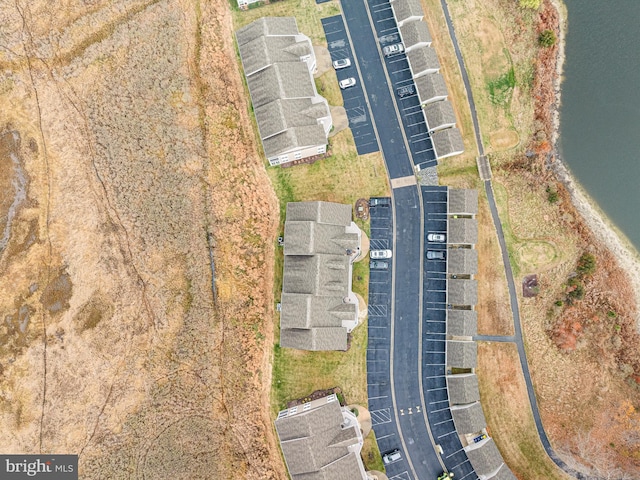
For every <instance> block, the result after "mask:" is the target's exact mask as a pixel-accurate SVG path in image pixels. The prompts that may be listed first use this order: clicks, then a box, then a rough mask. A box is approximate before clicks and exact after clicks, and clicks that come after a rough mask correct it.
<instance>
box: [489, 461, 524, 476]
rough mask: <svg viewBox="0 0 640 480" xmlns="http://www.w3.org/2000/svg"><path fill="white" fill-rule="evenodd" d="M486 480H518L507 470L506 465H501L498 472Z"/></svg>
mask: <svg viewBox="0 0 640 480" xmlns="http://www.w3.org/2000/svg"><path fill="white" fill-rule="evenodd" d="M487 480H518V479H517V478H516V476H515V475H514V474H513V473H512V472H511V470H509V467H507V465H506V464H502V467H500V470H498V472H497V473H496V474H495V475H494V476H493V477H489V478H488V479H487Z"/></svg>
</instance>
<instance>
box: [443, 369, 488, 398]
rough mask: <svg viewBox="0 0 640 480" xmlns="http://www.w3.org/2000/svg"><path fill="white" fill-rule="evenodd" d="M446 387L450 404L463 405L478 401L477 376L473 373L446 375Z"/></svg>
mask: <svg viewBox="0 0 640 480" xmlns="http://www.w3.org/2000/svg"><path fill="white" fill-rule="evenodd" d="M447 388H448V389H449V402H450V403H451V405H464V404H466V403H473V402H478V401H480V390H479V389H478V377H476V375H475V374H474V373H462V374H459V375H447Z"/></svg>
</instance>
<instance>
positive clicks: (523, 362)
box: [440, 0, 588, 479]
mask: <svg viewBox="0 0 640 480" xmlns="http://www.w3.org/2000/svg"><path fill="white" fill-rule="evenodd" d="M440 3H441V4H442V10H443V11H444V16H445V19H446V21H447V28H448V29H449V35H450V36H451V41H452V42H453V48H454V50H455V52H456V57H457V59H458V65H459V66H460V72H461V74H462V80H463V82H464V86H465V89H466V91H467V98H468V99H469V107H470V109H471V119H472V120H473V129H474V131H475V137H476V144H477V146H478V154H479V156H480V158H481V159H484V161H487V160H486V157H485V152H484V145H483V144H482V136H481V135H480V124H479V122H478V115H477V113H476V105H475V102H474V100H473V93H472V91H471V84H470V83H469V76H468V74H467V69H466V67H465V65H464V61H463V60H462V53H461V52H460V47H459V46H458V39H457V37H456V33H455V30H454V28H453V23H452V22H451V15H450V14H449V7H448V6H447V1H446V0H440ZM487 164H488V161H487ZM482 176H483V177H485V181H484V189H485V192H486V194H487V200H488V202H489V209H490V210H491V217H492V219H493V224H494V226H495V229H496V234H497V236H498V242H499V243H500V251H501V253H502V262H503V264H504V269H505V273H506V276H507V284H508V286H509V299H510V303H511V313H512V315H513V325H514V329H515V335H514V337H512V339H513V340H497V339H498V338H503V339H504V338H506V337H497V336H496V337H487V338H491V341H515V344H516V346H517V348H518V355H519V357H520V366H521V367H522V372H523V374H524V380H525V383H526V386H527V394H528V396H529V403H530V404H531V410H532V413H533V419H534V421H535V424H536V428H537V430H538V435H539V436H540V442H541V443H542V446H543V447H544V449H545V451H546V452H547V455H549V458H551V460H553V462H554V463H555V464H556V465H557V466H558V467H560V468H561V469H562V470H564V471H565V472H566V473H567V474H569V475H571V476H572V477H574V478H578V479H587V478H588V477H586V476H584V475H583V474H581V473H580V472H577V471H575V470H574V469H572V468H570V467H569V466H568V465H567V464H566V463H565V462H564V461H563V460H562V459H560V458H559V457H558V455H557V454H556V452H555V451H554V450H553V448H552V447H551V443H550V442H549V438H548V437H547V434H546V432H545V431H544V426H543V425H542V420H541V419H540V412H539V411H538V402H537V400H536V394H535V391H534V389H533V383H532V382H531V375H530V374H529V364H528V363H527V354H526V351H525V349H524V341H523V338H522V324H521V322H520V309H519V307H518V297H517V294H516V287H515V282H514V280H513V270H512V269H511V263H510V261H509V252H508V251H507V244H506V242H505V239H504V232H503V230H502V223H501V222H500V217H499V215H498V208H497V207H496V201H495V198H494V195H493V187H492V185H491V174H490V169H488V173H487V172H483V175H482ZM486 177H489V178H486ZM476 338H478V337H476Z"/></svg>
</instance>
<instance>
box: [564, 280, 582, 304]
mask: <svg viewBox="0 0 640 480" xmlns="http://www.w3.org/2000/svg"><path fill="white" fill-rule="evenodd" d="M568 285H569V288H570V291H569V293H568V294H567V295H568V296H569V298H570V299H575V300H582V299H583V298H584V285H583V284H582V282H580V280H578V279H577V278H575V277H574V278H570V279H569V282H568Z"/></svg>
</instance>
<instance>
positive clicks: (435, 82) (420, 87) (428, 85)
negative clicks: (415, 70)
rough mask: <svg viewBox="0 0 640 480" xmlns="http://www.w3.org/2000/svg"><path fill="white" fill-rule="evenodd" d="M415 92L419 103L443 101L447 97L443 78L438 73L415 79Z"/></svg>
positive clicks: (447, 93)
mask: <svg viewBox="0 0 640 480" xmlns="http://www.w3.org/2000/svg"><path fill="white" fill-rule="evenodd" d="M415 84H416V90H417V91H418V97H419V98H420V103H428V102H431V101H434V99H437V100H444V99H446V98H447V96H448V95H449V92H447V85H446V84H445V82H444V77H443V76H442V75H441V74H440V73H432V74H430V75H422V76H420V77H418V78H416V79H415Z"/></svg>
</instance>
